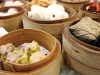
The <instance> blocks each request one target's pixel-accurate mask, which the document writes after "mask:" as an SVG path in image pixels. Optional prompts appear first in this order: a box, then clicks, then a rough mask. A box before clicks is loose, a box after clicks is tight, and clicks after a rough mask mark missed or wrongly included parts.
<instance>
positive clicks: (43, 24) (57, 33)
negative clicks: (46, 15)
mask: <svg viewBox="0 0 100 75" xmlns="http://www.w3.org/2000/svg"><path fill="white" fill-rule="evenodd" d="M65 11H66V12H67V13H68V14H69V17H68V18H65V19H60V20H38V19H32V18H30V17H29V16H28V11H26V12H25V13H24V14H23V17H22V18H23V27H24V29H27V28H29V29H38V30H42V31H45V32H47V33H49V34H51V35H53V36H54V37H56V38H57V39H58V40H59V41H60V42H61V41H62V29H63V27H64V25H66V24H68V23H70V22H72V21H74V20H76V19H77V18H78V15H77V12H76V11H75V10H73V9H72V8H69V7H65Z"/></svg>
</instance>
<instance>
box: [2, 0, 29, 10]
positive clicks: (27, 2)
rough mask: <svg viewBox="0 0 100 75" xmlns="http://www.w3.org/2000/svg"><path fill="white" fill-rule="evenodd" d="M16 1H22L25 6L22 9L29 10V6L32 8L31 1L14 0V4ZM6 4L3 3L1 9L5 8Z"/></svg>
mask: <svg viewBox="0 0 100 75" xmlns="http://www.w3.org/2000/svg"><path fill="white" fill-rule="evenodd" d="M15 1H20V2H21V3H23V4H24V5H21V6H22V7H24V8H25V9H27V10H28V9H29V6H30V3H29V1H24V0H13V2H15ZM4 4H5V2H2V3H1V4H0V6H1V7H4Z"/></svg>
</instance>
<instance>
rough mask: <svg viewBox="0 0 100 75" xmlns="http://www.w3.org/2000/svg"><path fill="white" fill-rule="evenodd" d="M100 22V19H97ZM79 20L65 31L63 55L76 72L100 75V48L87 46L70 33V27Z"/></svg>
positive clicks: (67, 26) (85, 74)
mask: <svg viewBox="0 0 100 75" xmlns="http://www.w3.org/2000/svg"><path fill="white" fill-rule="evenodd" d="M95 20H96V21H98V22H100V19H95ZM77 22H79V20H77V21H74V22H72V23H71V24H68V25H66V26H65V27H64V29H63V32H62V33H63V48H62V55H63V58H64V60H65V62H66V63H67V65H69V66H70V67H71V68H72V69H73V70H74V71H76V72H77V73H79V74H82V75H99V74H100V66H99V64H100V60H99V59H100V48H99V47H95V46H92V45H89V44H86V43H84V42H82V41H80V40H78V39H77V38H75V37H74V36H73V35H72V34H71V33H70V31H69V27H70V26H72V25H74V24H76V23H77Z"/></svg>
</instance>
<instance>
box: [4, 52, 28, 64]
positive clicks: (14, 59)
mask: <svg viewBox="0 0 100 75" xmlns="http://www.w3.org/2000/svg"><path fill="white" fill-rule="evenodd" d="M6 61H9V62H11V63H16V64H27V63H28V56H27V55H26V54H23V53H21V52H19V51H15V52H9V53H8V55H7V58H6Z"/></svg>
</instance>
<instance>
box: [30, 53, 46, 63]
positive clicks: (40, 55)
mask: <svg viewBox="0 0 100 75" xmlns="http://www.w3.org/2000/svg"><path fill="white" fill-rule="evenodd" d="M45 57H46V55H45V54H44V53H43V52H36V53H33V54H32V55H31V56H30V59H29V63H34V62H37V61H40V60H42V59H44V58H45Z"/></svg>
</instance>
